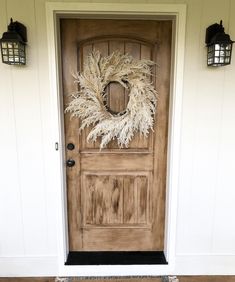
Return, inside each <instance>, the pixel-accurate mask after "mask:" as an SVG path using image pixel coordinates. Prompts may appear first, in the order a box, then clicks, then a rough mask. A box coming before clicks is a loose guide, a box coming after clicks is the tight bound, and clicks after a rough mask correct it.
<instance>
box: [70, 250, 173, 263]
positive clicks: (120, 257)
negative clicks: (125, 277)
mask: <svg viewBox="0 0 235 282" xmlns="http://www.w3.org/2000/svg"><path fill="white" fill-rule="evenodd" d="M131 264H161V265H162V264H168V262H167V261H166V258H165V255H164V252H163V251H143V252H124V251H123V252H112V251H108V252H86V251H81V252H74V251H73V252H69V254H68V257H67V261H66V262H65V265H131Z"/></svg>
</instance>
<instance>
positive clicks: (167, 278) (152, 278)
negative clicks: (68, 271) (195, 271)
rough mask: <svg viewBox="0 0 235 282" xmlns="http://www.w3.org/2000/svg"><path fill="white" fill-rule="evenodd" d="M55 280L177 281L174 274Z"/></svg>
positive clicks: (73, 281) (98, 281)
mask: <svg viewBox="0 0 235 282" xmlns="http://www.w3.org/2000/svg"><path fill="white" fill-rule="evenodd" d="M55 282H179V279H178V278H177V277H176V276H147V277H146V276H134V277H133V276H131V277H129V276H124V277H122V276H120V277H119V276H118V277H117V276H115V277H57V278H56V279H55Z"/></svg>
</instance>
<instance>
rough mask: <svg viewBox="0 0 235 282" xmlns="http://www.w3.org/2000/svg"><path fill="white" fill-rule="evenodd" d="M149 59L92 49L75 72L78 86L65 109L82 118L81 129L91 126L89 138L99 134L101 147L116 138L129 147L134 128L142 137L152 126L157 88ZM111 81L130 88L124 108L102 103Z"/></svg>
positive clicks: (120, 143) (123, 145) (120, 145)
mask: <svg viewBox="0 0 235 282" xmlns="http://www.w3.org/2000/svg"><path fill="white" fill-rule="evenodd" d="M153 64H154V62H152V61H150V60H136V59H134V58H133V57H132V56H130V55H128V54H125V55H123V54H121V53H119V52H114V53H112V54H111V55H109V56H106V57H102V56H101V54H100V52H99V51H93V52H92V53H90V54H89V55H88V57H87V60H86V63H85V64H84V69H83V72H81V73H78V74H77V75H76V80H75V82H76V83H78V84H79V86H80V90H79V91H78V92H76V93H74V94H72V95H71V97H72V99H71V102H70V103H69V105H68V107H67V108H66V109H65V112H70V113H71V117H78V118H80V119H81V121H82V122H81V127H80V130H83V129H84V128H85V127H89V126H92V129H91V131H90V133H89V134H88V136H87V141H88V142H95V141H96V140H97V138H98V137H100V138H101V143H100V149H102V148H105V147H106V146H107V144H108V143H109V142H110V141H111V140H114V139H117V143H118V146H119V147H120V148H123V147H126V148H127V147H128V145H129V143H130V141H131V140H132V138H133V137H134V134H135V133H136V132H139V133H140V134H141V135H144V136H145V137H147V136H148V134H149V130H150V129H151V130H153V123H154V114H155V109H156V104H157V91H156V90H155V89H154V87H153V84H152V82H151V66H152V65H153ZM111 82H118V83H120V84H121V85H122V86H123V87H124V88H125V89H127V90H128V91H129V101H128V104H127V107H126V109H125V110H124V111H123V112H120V113H117V114H112V113H111V112H110V111H109V110H108V108H107V106H106V105H105V103H106V100H107V94H106V92H105V89H106V87H107V85H108V84H109V83H111Z"/></svg>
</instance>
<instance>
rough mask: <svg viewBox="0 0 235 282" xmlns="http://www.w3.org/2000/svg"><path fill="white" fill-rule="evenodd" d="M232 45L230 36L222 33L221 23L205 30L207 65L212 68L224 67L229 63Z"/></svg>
mask: <svg viewBox="0 0 235 282" xmlns="http://www.w3.org/2000/svg"><path fill="white" fill-rule="evenodd" d="M233 43H234V41H232V40H231V39H230V36H229V35H228V34H226V33H225V32H224V27H223V25H222V21H220V24H217V23H215V24H213V25H211V26H209V27H208V28H207V29H206V45H207V65H208V66H213V67H219V66H225V65H229V64H230V63H231V56H232V48H233Z"/></svg>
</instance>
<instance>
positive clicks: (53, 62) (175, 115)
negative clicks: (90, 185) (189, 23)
mask: <svg viewBox="0 0 235 282" xmlns="http://www.w3.org/2000/svg"><path fill="white" fill-rule="evenodd" d="M46 13H47V38H48V53H49V67H50V84H51V85H50V86H51V91H50V97H51V112H52V125H53V132H52V134H53V136H54V142H58V143H59V150H58V151H57V152H56V153H54V154H52V158H53V164H54V165H52V167H53V176H54V181H53V185H55V187H58V194H57V195H55V200H56V203H57V214H58V218H57V220H58V221H57V226H58V228H57V234H58V264H59V273H58V275H61V276H129V275H138V276H140V275H167V274H170V273H172V272H173V271H174V264H175V239H176V217H177V195H178V178H179V155H180V136H181V104H182V88H183V69H184V44H185V25H186V5H184V4H121V3H120V4H111V3H68V2H47V3H46ZM71 15H76V16H77V17H87V18H91V17H93V18H94V17H96V18H97V17H101V18H102V17H106V18H107V17H108V15H114V16H115V17H122V18H123V17H125V18H133V17H139V18H145V19H148V18H151V19H154V18H155V19H159V18H160V19H161V18H163V19H164V18H171V19H173V22H174V27H173V44H172V74H171V94H170V95H171V99H170V101H171V102H170V117H169V122H170V124H169V138H168V140H169V141H168V167H167V197H166V219H165V247H164V253H165V256H166V259H167V261H168V265H98V266H94V265H92V266H89V265H87V266H65V265H64V262H65V260H66V257H67V253H68V236H67V235H68V228H67V214H66V212H67V207H66V185H65V175H64V171H65V168H64V165H63V164H64V156H63V154H64V149H63V147H64V146H63V133H62V132H61V128H63V118H62V112H63V111H62V110H61V104H60V93H61V92H60V89H61V79H60V59H59V54H60V53H59V52H60V50H59V44H58V42H59V40H60V39H59V32H58V17H60V16H63V17H70V16H71Z"/></svg>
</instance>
